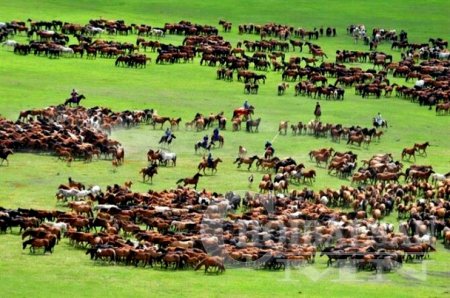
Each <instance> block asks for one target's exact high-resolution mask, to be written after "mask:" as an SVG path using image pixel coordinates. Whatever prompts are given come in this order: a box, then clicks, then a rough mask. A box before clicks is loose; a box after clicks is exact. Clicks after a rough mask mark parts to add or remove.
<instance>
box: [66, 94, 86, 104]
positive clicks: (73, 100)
mask: <svg viewBox="0 0 450 298" xmlns="http://www.w3.org/2000/svg"><path fill="white" fill-rule="evenodd" d="M82 99H86V97H85V96H84V95H83V94H80V95H77V96H75V97H71V98H68V99H66V101H65V102H64V105H65V106H66V105H67V104H69V106H72V104H73V103H74V104H76V105H77V106H78V105H80V101H81V100H82Z"/></svg>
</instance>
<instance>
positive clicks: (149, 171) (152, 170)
mask: <svg viewBox="0 0 450 298" xmlns="http://www.w3.org/2000/svg"><path fill="white" fill-rule="evenodd" d="M139 173H141V174H142V180H143V182H145V177H146V176H148V177H149V178H150V181H151V183H153V175H155V174H158V165H157V164H156V163H153V164H152V165H151V166H149V167H147V168H142V169H141V170H140V171H139ZM147 180H148V178H147Z"/></svg>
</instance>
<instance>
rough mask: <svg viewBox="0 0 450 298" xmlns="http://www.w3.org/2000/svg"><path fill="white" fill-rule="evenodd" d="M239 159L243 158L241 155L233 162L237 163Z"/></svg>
mask: <svg viewBox="0 0 450 298" xmlns="http://www.w3.org/2000/svg"><path fill="white" fill-rule="evenodd" d="M239 160H241V158H240V157H238V158H236V160H235V161H234V162H233V163H237V162H238V161H239Z"/></svg>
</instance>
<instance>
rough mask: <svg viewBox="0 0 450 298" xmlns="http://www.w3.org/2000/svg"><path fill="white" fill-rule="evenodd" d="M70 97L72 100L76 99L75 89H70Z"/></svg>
mask: <svg viewBox="0 0 450 298" xmlns="http://www.w3.org/2000/svg"><path fill="white" fill-rule="evenodd" d="M70 96H71V97H72V99H77V96H78V92H77V90H75V88H74V89H72V93H70Z"/></svg>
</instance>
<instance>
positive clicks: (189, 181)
mask: <svg viewBox="0 0 450 298" xmlns="http://www.w3.org/2000/svg"><path fill="white" fill-rule="evenodd" d="M202 176H203V175H202V174H200V173H196V174H195V175H194V176H193V177H187V178H181V179H179V180H178V181H177V182H176V183H177V184H178V183H181V182H183V183H184V185H183V186H186V185H188V184H194V189H197V184H198V180H199V179H200V177H202Z"/></svg>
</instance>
